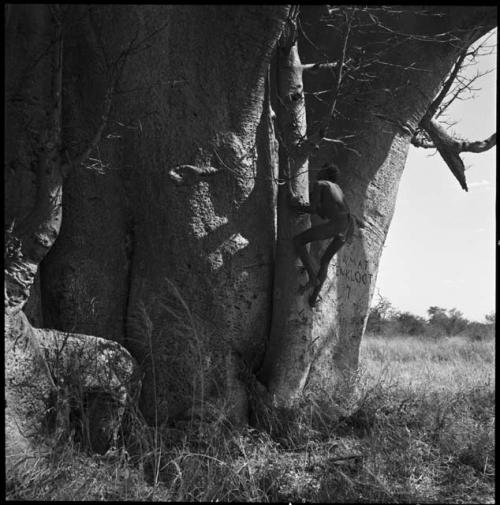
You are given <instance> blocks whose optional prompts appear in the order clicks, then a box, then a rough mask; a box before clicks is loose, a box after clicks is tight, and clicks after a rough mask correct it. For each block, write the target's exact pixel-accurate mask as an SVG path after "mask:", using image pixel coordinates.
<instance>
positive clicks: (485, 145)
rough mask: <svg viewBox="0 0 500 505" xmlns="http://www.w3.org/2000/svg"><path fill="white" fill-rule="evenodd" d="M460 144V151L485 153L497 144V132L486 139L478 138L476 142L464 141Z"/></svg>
mask: <svg viewBox="0 0 500 505" xmlns="http://www.w3.org/2000/svg"><path fill="white" fill-rule="evenodd" d="M460 144H461V145H460V152H462V153H464V152H469V153H484V152H485V151H488V150H489V149H491V148H492V147H493V146H496V145H497V134H496V133H494V134H493V135H491V136H490V137H488V138H487V139H485V140H476V141H474V142H470V141H462V142H460Z"/></svg>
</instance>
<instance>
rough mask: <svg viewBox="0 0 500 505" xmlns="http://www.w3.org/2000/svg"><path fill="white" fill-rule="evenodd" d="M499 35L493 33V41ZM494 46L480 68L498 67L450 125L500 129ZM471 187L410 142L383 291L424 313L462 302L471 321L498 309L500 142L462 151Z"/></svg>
mask: <svg viewBox="0 0 500 505" xmlns="http://www.w3.org/2000/svg"><path fill="white" fill-rule="evenodd" d="M496 42H497V35H496V32H495V35H494V37H492V38H490V39H489V42H488V44H489V45H491V44H495V45H496ZM496 62H497V54H496V49H495V51H494V54H492V55H487V56H483V57H481V58H479V59H478V64H477V67H476V68H474V69H470V72H471V73H475V72H476V71H478V70H479V71H480V72H483V71H485V70H490V69H494V70H493V72H491V73H490V74H488V75H485V76H483V77H481V78H480V79H479V80H477V81H476V82H475V83H474V87H475V88H480V89H478V90H477V91H475V92H474V98H473V99H471V100H465V101H463V100H462V101H460V100H456V101H455V102H454V103H453V104H452V105H451V106H450V107H449V109H448V112H447V119H449V120H451V121H453V122H455V121H456V122H457V123H456V124H455V125H454V126H453V127H452V131H455V132H456V133H457V134H458V136H460V137H461V138H466V139H468V140H484V139H486V138H487V137H489V136H490V135H491V134H492V133H494V132H495V131H496V87H497V85H496V79H497V73H496V65H497V63H496ZM461 157H462V159H463V160H464V163H465V167H466V177H467V183H468V186H469V191H468V192H465V191H464V190H462V189H461V187H460V186H459V184H458V181H457V180H456V179H455V178H454V177H453V175H452V173H451V171H450V170H449V168H448V167H447V165H446V164H445V162H444V161H443V160H442V158H441V156H440V155H439V154H436V151H435V150H434V149H417V148H415V147H413V146H412V147H411V148H410V152H409V154H408V159H407V162H406V166H405V170H404V172H403V176H402V179H401V182H400V185H399V192H398V197H397V201H396V209H395V213H394V217H393V220H392V223H391V226H390V228H389V233H388V235H387V239H386V242H385V247H384V250H383V253H382V258H381V261H380V267H379V272H378V277H377V284H376V290H375V296H374V298H373V302H372V303H373V304H374V303H376V302H377V300H378V296H377V294H380V295H382V296H383V297H385V298H387V299H389V300H390V301H391V303H392V304H393V306H394V307H395V308H396V309H398V310H403V311H409V312H412V313H413V314H416V315H420V316H424V317H425V316H426V315H427V309H428V308H429V307H430V306H433V305H437V306H439V307H443V308H445V309H451V308H457V309H458V310H460V311H461V312H462V313H463V314H464V316H465V317H466V318H468V319H470V320H473V321H484V316H485V314H489V313H491V312H494V310H495V247H496V238H495V226H496V218H495V205H496V147H494V148H492V149H490V150H489V151H487V152H485V153H480V154H474V153H463V154H462V155H461Z"/></svg>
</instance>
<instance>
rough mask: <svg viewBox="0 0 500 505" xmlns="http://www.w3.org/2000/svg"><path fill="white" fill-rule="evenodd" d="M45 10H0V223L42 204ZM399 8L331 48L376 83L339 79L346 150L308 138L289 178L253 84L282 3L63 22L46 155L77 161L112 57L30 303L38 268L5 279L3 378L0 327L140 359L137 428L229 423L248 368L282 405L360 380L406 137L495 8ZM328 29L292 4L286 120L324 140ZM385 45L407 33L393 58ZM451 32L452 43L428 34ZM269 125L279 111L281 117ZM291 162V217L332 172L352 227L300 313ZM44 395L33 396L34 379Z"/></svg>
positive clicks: (79, 13) (123, 9) (268, 83)
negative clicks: (2, 92)
mask: <svg viewBox="0 0 500 505" xmlns="http://www.w3.org/2000/svg"><path fill="white" fill-rule="evenodd" d="M44 9H45V6H41V5H40V6H11V7H10V8H9V13H8V19H7V27H6V34H7V38H6V41H7V43H6V68H7V77H6V125H8V128H6V143H5V145H6V159H5V167H6V174H5V181H6V224H7V225H10V224H11V223H12V222H13V221H14V222H15V223H18V222H21V221H23V219H24V218H25V217H26V216H28V215H30V212H31V211H32V209H33V208H35V206H36V199H37V195H39V194H40V193H39V192H38V193H37V186H36V183H37V182H38V183H39V181H40V177H39V176H38V175H37V174H36V171H35V172H34V171H33V167H36V166H39V160H38V158H37V156H38V150H37V147H36V145H35V144H36V143H35V142H34V139H35V137H36V135H40V134H41V132H43V131H44V130H46V129H47V126H46V120H45V116H44V113H45V112H44V111H46V110H47V107H49V108H50V105H47V100H48V99H47V97H51V96H52V95H51V89H50V82H51V81H50V75H51V73H52V67H51V66H50V62H49V59H48V58H49V57H48V56H47V55H49V54H50V47H51V46H50V43H49V41H48V40H47V37H46V22H47V21H46V16H47V12H46V10H44ZM404 10H405V13H404V15H399V16H394V15H390V14H388V13H383V12H382V13H380V12H379V11H376V14H377V16H379V17H380V20H381V23H382V24H375V25H374V26H373V27H372V29H371V32H369V33H365V32H363V31H356V29H355V28H354V27H353V28H352V30H351V33H350V35H349V37H350V38H349V43H348V45H347V50H348V51H353V49H352V48H354V47H362V48H364V52H363V56H362V58H365V59H370V60H371V61H372V63H371V67H370V69H369V73H370V74H372V75H373V76H374V77H372V78H370V81H369V82H365V81H363V80H359V81H356V80H354V81H353V80H349V81H348V82H349V86H348V87H342V89H341V93H339V94H338V96H337V101H336V104H337V105H336V113H335V115H334V117H333V118H331V119H330V120H329V122H328V129H327V130H328V137H330V138H332V139H340V138H342V137H343V136H349V137H348V139H349V140H348V141H347V140H346V145H342V144H339V143H338V142H328V141H325V140H323V141H321V142H319V144H318V145H319V149H318V150H317V151H314V152H312V154H311V153H308V154H307V156H306V157H305V158H304V159H302V158H300V159H298V157H295V158H294V157H293V156H292V157H290V158H289V160H288V164H287V163H286V160H285V159H284V155H283V152H286V149H285V147H286V145H285V144H286V142H288V141H289V139H288V140H286V139H280V138H279V135H278V139H279V141H280V143H281V145H280V154H279V158H280V166H279V172H278V150H277V148H276V143H277V142H276V138H275V137H276V128H277V125H276V124H273V123H275V122H274V121H273V119H272V109H271V100H273V101H274V102H276V100H277V98H276V96H274V98H272V95H273V94H274V92H273V91H272V89H275V86H276V82H278V81H279V80H278V77H279V76H274V73H275V70H276V69H273V71H272V72H271V74H272V77H271V78H270V77H269V74H270V72H269V68H270V65H271V63H272V61H273V57H274V56H275V54H276V48H277V45H278V40H279V38H280V36H281V34H282V32H283V29H284V27H286V26H287V18H288V15H289V12H290V8H289V6H182V5H163V6H162V5H149V6H148V5H144V6H136V5H102V6H101V5H99V6H97V5H92V6H85V5H77V6H74V7H72V8H71V9H68V10H67V11H66V16H65V19H64V23H63V38H64V46H63V61H64V68H63V73H62V87H63V100H62V131H61V139H62V152H58V155H60V156H61V157H62V158H63V159H66V158H69V159H75V157H76V158H78V154H79V153H82V152H85V150H86V148H87V147H88V146H89V145H92V138H93V137H94V134H95V132H96V131H99V128H100V125H102V119H101V118H102V116H103V114H104V111H105V109H106V103H107V97H108V95H109V88H110V83H111V81H112V79H113V78H114V77H113V73H112V72H111V70H110V69H112V68H114V66H116V62H117V61H118V62H123V73H122V75H121V79H120V81H119V83H118V85H117V86H116V89H114V93H113V99H112V106H111V110H110V112H109V118H108V119H107V121H106V127H105V129H104V131H103V132H102V137H101V140H100V142H99V143H98V145H96V146H95V148H93V149H92V150H91V151H92V152H91V153H90V155H89V156H88V157H87V158H86V159H85V160H83V161H82V163H78V164H77V165H74V166H72V167H71V170H69V173H68V176H67V179H65V180H64V183H63V193H62V224H61V228H60V232H59V236H58V238H57V240H56V241H55V244H54V245H53V247H51V249H50V252H48V254H47V256H46V257H45V258H44V259H43V261H42V263H41V265H40V285H39V289H38V288H35V287H34V286H33V283H34V281H35V275H36V273H37V268H38V263H39V261H35V262H34V263H32V264H31V263H29V262H26V260H27V259H29V258H27V257H26V256H25V257H24V263H22V269H24V270H23V271H25V273H24V274H23V275H22V276H21V277H22V278H21V279H20V283H17V284H16V282H15V279H14V281H12V283H11V284H10V285H8V286H7V288H8V289H7V290H8V291H9V294H8V296H7V298H8V299H9V300H13V299H14V298H15V297H16V296H20V298H19V299H18V300H17V301H16V302H15V303H13V304H11V305H12V307H14V306H15V307H14V308H13V309H12V307H11V309H12V310H14V309H15V310H14V311H15V314H14V313H12V314H11V313H9V317H10V318H11V319H10V321H11V323H9V324H10V326H9V327H8V332H10V335H11V337H10V338H11V340H10V341H11V342H12V345H11V344H9V346H6V353H7V354H6V360H7V363H9V365H8V367H7V371H6V374H7V375H8V374H9V373H10V372H9V370H13V369H14V367H15V365H14V364H13V361H12V360H14V361H15V360H16V359H17V358H15V356H16V354H15V352H17V351H15V350H13V349H14V347H13V346H14V343H15V342H16V338H17V337H15V336H13V335H14V333H16V332H15V331H13V330H12V328H14V327H16V328H24V329H23V330H22V331H21V330H19V331H21V334H23V335H24V337H23V338H25V339H26V338H28V337H27V335H28V333H29V334H35V335H38V337H37V341H38V342H39V343H41V345H42V347H43V342H45V341H46V338H45V337H46V336H47V335H49V334H50V335H56V337H55V340H54V341H62V340H61V339H64V335H65V332H70V333H71V335H72V336H71V339H70V340H71V341H72V342H75V346H77V347H78V345H77V344H76V342H81V338H80V337H79V336H78V335H77V334H84V335H93V336H94V337H88V338H86V339H85V341H86V342H89V343H90V344H92V343H98V344H99V345H97V347H99V346H100V345H101V344H102V345H104V343H103V342H104V339H106V340H111V341H114V343H116V347H113V353H116V354H117V355H118V356H121V358H120V360H121V361H120V363H122V365H120V367H119V369H120V370H122V369H123V371H124V376H125V377H127V380H128V381H129V380H132V379H131V377H132V376H133V375H134V374H135V373H136V372H135V365H134V362H133V360H132V358H131V357H130V355H131V356H133V358H134V359H135V360H136V362H137V363H138V367H139V370H140V376H141V378H142V392H141V395H140V408H141V410H142V412H143V413H144V415H145V417H146V419H147V420H148V421H149V422H151V423H161V422H163V421H165V420H167V419H182V418H183V417H189V416H191V415H192V414H193V413H194V412H199V411H200V409H201V412H202V415H205V414H203V406H204V405H205V404H206V403H207V402H212V403H214V404H215V405H216V406H218V407H220V408H224V409H226V410H227V412H228V415H229V417H230V418H231V419H232V420H233V421H234V422H236V423H238V422H245V420H246V419H247V417H248V399H247V392H248V391H249V390H250V389H251V384H250V383H252V381H255V374H256V373H257V372H258V371H259V370H260V374H259V378H260V379H261V380H262V382H263V383H264V385H265V387H266V388H267V389H265V388H264V389H262V387H261V386H258V387H259V388H260V389H259V390H260V391H264V390H266V391H267V392H269V393H270V394H271V395H274V396H275V397H282V398H284V402H285V403H290V402H289V401H288V400H291V399H296V398H299V397H301V395H302V394H303V393H307V392H320V393H321V394H322V395H324V396H325V398H327V399H331V398H332V397H333V396H334V395H335V393H336V391H338V390H339V388H341V387H342V384H344V383H345V382H346V380H347V378H348V376H349V375H350V374H351V373H352V372H353V371H354V370H355V369H356V366H357V362H358V351H359V345H360V342H361V337H362V335H363V331H364V327H365V324H366V317H367V313H368V307H369V304H370V300H371V297H372V295H373V291H374V287H375V280H376V276H377V270H378V264H379V260H380V255H381V252H382V248H383V245H384V241H385V238H386V235H387V231H388V228H389V225H390V222H391V219H392V215H393V212H394V203H395V198H396V193H397V189H398V184H399V179H400V177H401V174H402V171H403V168H404V163H405V160H406V154H407V151H408V147H409V144H410V140H411V138H412V135H413V132H414V130H415V129H416V127H417V125H418V124H419V121H420V120H421V118H422V117H423V116H424V114H425V113H426V110H427V108H428V107H429V105H430V104H431V103H432V100H433V98H434V96H435V95H436V94H437V92H438V91H439V89H440V86H442V83H443V80H444V79H445V77H446V75H447V73H448V72H449V71H450V69H451V68H452V66H453V63H454V62H455V61H456V59H457V56H458V54H459V53H460V51H461V50H462V49H463V47H464V45H468V44H470V43H472V42H473V41H474V40H475V39H477V38H478V37H479V36H481V35H482V34H484V33H486V32H487V31H488V30H489V29H490V28H491V27H492V26H493V23H494V22H495V16H494V15H493V14H494V12H496V10H495V9H494V8H482V7H477V8H476V7H474V8H472V7H436V8H427V9H426V10H425V12H424V10H423V9H420V8H417V7H408V8H406V7H405V8H404ZM325 13H326V14H328V13H327V11H326V6H320V7H317V6H316V7H315V6H310V7H304V8H302V14H301V27H302V30H301V31H299V38H298V41H297V44H298V52H297V45H296V46H295V50H294V52H293V53H290V54H291V56H292V57H293V58H295V59H296V63H297V64H299V63H300V59H301V60H302V63H304V64H306V66H307V65H308V64H316V63H324V65H320V66H314V68H315V69H316V70H315V71H314V72H313V71H311V72H304V75H303V90H296V91H298V92H299V94H301V93H303V92H305V93H303V94H302V95H301V97H300V100H297V105H300V107H302V110H303V111H304V112H305V113H306V114H307V121H306V118H305V117H304V118H303V123H302V124H301V125H299V130H300V128H303V130H300V131H301V134H302V135H304V134H305V133H306V125H307V131H308V132H312V133H314V132H315V131H316V130H317V127H318V124H324V118H325V114H327V113H328V110H329V104H330V103H331V98H332V92H331V90H332V89H333V88H334V87H335V71H336V65H334V64H333V63H330V62H332V61H333V60H336V61H339V60H340V59H341V52H342V47H343V43H344V39H343V36H342V33H340V34H339V32H338V31H335V30H333V31H332V30H331V29H329V28H328V27H327V26H326V25H325V24H322V23H320V19H321V18H322V17H324V16H325ZM436 13H437V14H444V15H443V16H441V15H439V16H437V15H435V14H436ZM367 15H368V14H367ZM391 30H392V31H397V32H401V33H406V34H412V36H408V37H403V38H400V39H398V43H397V44H395V43H392V42H391V39H390V37H389V36H388V33H391ZM449 31H452V32H453V37H452V38H451V39H450V40H445V41H443V40H440V41H436V40H429V38H430V39H432V36H434V35H437V34H442V33H446V32H449ZM304 34H305V35H304ZM311 42H313V43H311ZM377 44H379V45H378V46H377ZM384 44H385V45H384ZM381 49H383V51H384V52H383V57H380V58H379V57H378V56H377V55H378V51H380V50H381ZM325 53H328V55H329V60H330V62H329V61H325V56H324V54H325ZM290 54H289V55H288V56H290ZM299 54H300V59H299ZM348 55H349V56H350V57H353V54H351V53H349V54H348ZM282 56H283V55H282ZM293 58H292V59H293ZM360 58H361V56H360ZM273 65H274V64H273ZM309 68H311V69H312V68H313V67H309ZM276 71H278V72H279V71H280V67H279V65H278V68H277V70H276ZM337 71H338V68H337ZM291 74H293V72H292V73H291ZM281 77H282V78H283V74H281ZM300 77H302V76H300ZM292 78H293V79H296V78H298V76H297V75H295V76H293V75H292ZM285 88H286V83H283V82H282V85H281V89H280V90H278V95H280V94H281V97H280V98H283V97H286V95H287V93H288V94H290V92H287V91H286V89H285ZM321 90H327V91H328V90H330V94H328V93H327V97H328V98H327V99H326V101H325V102H322V101H320V100H317V99H316V98H314V97H313V96H312V95H309V94H310V93H313V92H316V91H321ZM318 96H322V95H318ZM296 97H297V96H296ZM274 109H276V110H277V112H279V110H278V109H279V106H278V104H277V103H274ZM281 119H283V114H282V115H281ZM281 131H286V128H285V129H283V125H281ZM296 131H297V130H296ZM312 133H311V134H310V135H311V137H312V136H313V135H312ZM315 138H316V137H315ZM318 138H319V137H318ZM284 143H285V144H284ZM346 147H347V148H346ZM287 155H288V154H287ZM299 161H300V167H302V168H304V169H307V168H308V169H309V181H308V176H307V173H303V174H302V175H301V176H300V177H299V178H298V179H297V178H294V179H293V181H292V183H291V184H292V185H293V186H294V187H293V190H294V191H295V192H297V193H298V194H299V196H300V197H301V198H303V199H304V200H305V201H307V199H308V194H307V193H308V183H310V182H314V180H315V173H316V171H317V170H318V169H319V168H321V167H322V166H323V165H324V164H325V163H329V162H331V161H334V162H335V163H336V164H337V165H338V166H339V167H340V169H341V171H342V172H341V180H340V186H341V187H342V188H343V189H344V192H345V195H346V197H347V199H348V202H349V205H350V207H351V210H352V211H353V212H354V213H355V214H357V215H358V216H360V217H363V218H364V220H365V221H366V223H367V226H366V228H365V229H364V230H363V231H362V233H358V234H357V235H356V236H355V238H354V240H353V242H352V245H350V246H345V247H344V248H343V249H341V251H340V252H339V254H338V255H336V256H335V257H334V260H333V261H332V263H331V265H330V270H329V275H328V279H327V281H326V283H325V285H324V287H323V290H322V293H321V296H322V299H321V301H320V302H319V303H318V304H317V306H316V307H315V308H314V309H311V307H310V306H309V305H308V303H307V299H308V296H309V294H310V293H304V294H300V293H299V290H298V287H299V285H300V284H303V283H305V279H306V277H305V275H304V276H302V274H301V273H300V271H299V270H298V267H300V262H299V261H298V259H297V257H296V254H295V253H294V251H293V247H292V243H291V239H292V237H293V235H294V234H295V233H297V232H299V231H301V230H303V229H305V228H307V226H308V225H309V223H308V220H309V218H304V217H298V216H297V214H296V213H294V212H292V211H290V210H289V209H288V208H287V198H286V192H285V191H281V188H282V186H279V184H278V183H277V182H278V181H279V180H280V178H281V177H282V176H283V170H284V169H283V167H284V166H285V167H286V168H288V169H290V166H289V164H290V162H291V163H292V165H293V164H294V163H296V164H297V163H298V162H299ZM298 166H299V165H297V166H296V167H295V168H293V167H292V168H293V170H296V169H297V167H298ZM296 171H297V170H296ZM299 172H300V170H299ZM278 186H279V187H280V190H279V191H278ZM312 221H313V223H315V222H317V218H316V217H313V218H312ZM15 229H16V228H15V226H14V230H15ZM57 231H59V230H57ZM56 235H57V233H56ZM50 245H52V244H50ZM325 246H326V244H322V243H315V244H313V245H312V246H311V251H312V254H313V255H314V256H315V257H316V258H318V257H319V255H320V254H321V252H322V250H323V249H324V247H325ZM45 252H46V251H45ZM6 268H7V267H6ZM26 268H27V269H28V270H29V272H27V271H26ZM6 273H7V271H6ZM11 277H12V276H11ZM14 277H15V276H14ZM28 277H29V279H28V280H27V278H28ZM23 283H24V284H23ZM23 286H24V287H23ZM35 286H36V284H35ZM23 289H24V291H23ZM19 290H21V295H19V293H18V291H19ZM37 292H39V293H40V294H39V297H36V295H35V293H37ZM16 293H17V294H16ZM30 294H31V299H30V301H29V303H28V304H27V305H26V306H25V304H26V298H27V295H30ZM11 309H9V310H11ZM22 309H25V311H26V314H27V316H28V317H29V319H30V321H31V324H36V325H37V326H43V327H45V328H53V330H38V329H35V328H33V327H32V326H31V324H30V323H29V322H28V320H27V319H26V318H25V317H24V314H23V313H22V312H20V311H21V310H22ZM6 311H7V308H6ZM20 321H23V323H22V324H21V322H20ZM9 328H10V329H9ZM23 332H24V333H23ZM51 332H52V333H51ZM18 333H19V332H18ZM16 335H17V333H16ZM18 336H19V335H18ZM10 341H9V342H10ZM118 344H119V345H118ZM86 345H87V344H86ZM109 345H111V344H109ZM56 347H57V346H56ZM84 347H85V346H84ZM7 348H8V349H9V350H7ZM124 348H125V349H126V350H125V349H124ZM47 353H48V354H47ZM47 353H46V354H47V355H50V352H48V351H47ZM129 353H130V354H129ZM84 354H85V353H84ZM87 356H89V355H88V354H87ZM22 359H26V360H27V361H26V366H27V367H28V368H29V367H35V365H36V363H38V361H35V357H34V356H32V354H27V355H26V356H25V357H24V358H22ZM49 361H50V360H49ZM11 365H12V366H11ZM36 366H38V365H36ZM103 366H105V367H106V366H108V365H103ZM27 370H28V369H27ZM37 370H38V369H37ZM40 373H41V372H35V371H34V370H33V371H29V372H28V371H27V372H26V374H25V375H26V377H29V376H30V374H31V376H35V377H38V376H39V375H40ZM82 373H83V372H82ZM37 374H38V375H37ZM84 375H85V374H84ZM9 380H10V379H9ZM12 380H14V379H12ZM124 380H125V379H124ZM11 382H12V381H11ZM44 387H45V386H44ZM46 387H47V391H48V392H47V393H46V394H45V393H44V395H45V396H43V395H42V396H43V397H44V398H48V396H50V394H49V390H50V387H51V385H50V383H47V385H46ZM9 394H11V393H9ZM12 394H13V393H12ZM16 394H17V393H16ZM47 395H48V396H47ZM7 397H8V398H9V396H8V395H7ZM7 402H8V404H9V399H8V400H7ZM37 408H38V407H37ZM19 415H22V414H19ZM37 422H38V421H37ZM41 422H42V421H41V420H40V423H41ZM40 423H39V424H40ZM35 431H36V430H35ZM17 440H19V444H20V445H22V443H24V442H22V439H21V438H19V437H18V438H17Z"/></svg>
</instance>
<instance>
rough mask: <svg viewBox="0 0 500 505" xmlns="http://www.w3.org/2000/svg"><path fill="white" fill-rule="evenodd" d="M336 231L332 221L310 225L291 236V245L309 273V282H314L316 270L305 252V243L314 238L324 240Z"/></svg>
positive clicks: (332, 235)
mask: <svg viewBox="0 0 500 505" xmlns="http://www.w3.org/2000/svg"><path fill="white" fill-rule="evenodd" d="M337 233H338V230H337V227H336V226H335V224H334V223H333V222H331V221H330V222H328V223H324V224H320V225H317V226H312V227H311V228H309V229H308V230H306V231H304V232H302V233H299V234H298V235H296V236H295V237H293V245H294V247H295V250H296V252H297V254H298V256H299V258H300V260H301V261H302V264H303V265H304V267H305V269H306V270H307V273H308V275H309V282H310V283H313V284H314V283H315V281H316V272H315V271H314V267H313V263H312V260H311V256H310V255H309V253H308V252H307V248H306V244H308V243H309V242H313V241H315V240H325V239H328V238H332V237H334V236H335V235H336V234H337Z"/></svg>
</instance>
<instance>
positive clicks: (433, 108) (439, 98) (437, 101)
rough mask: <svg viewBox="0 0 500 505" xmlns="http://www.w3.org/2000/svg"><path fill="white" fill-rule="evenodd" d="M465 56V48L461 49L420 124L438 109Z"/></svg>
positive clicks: (430, 117) (431, 116)
mask: <svg viewBox="0 0 500 505" xmlns="http://www.w3.org/2000/svg"><path fill="white" fill-rule="evenodd" d="M466 56H467V50H464V51H462V53H461V54H460V56H459V57H458V60H457V62H456V63H455V66H454V67H453V70H452V71H451V73H450V75H449V77H448V79H446V81H445V83H444V85H443V88H442V89H441V91H440V92H439V94H438V96H437V97H436V98H435V99H434V101H433V102H432V103H431V105H430V107H429V109H428V110H427V112H426V113H425V115H424V117H423V118H422V120H421V124H422V125H423V124H424V123H425V122H427V121H430V120H431V119H432V118H433V117H434V116H435V114H436V112H437V111H438V109H439V106H440V105H441V102H442V101H443V100H444V99H445V97H446V95H447V94H448V92H449V91H450V88H451V86H452V84H453V82H454V81H455V79H456V77H457V75H458V72H460V69H461V68H462V63H463V61H464V59H465V57H466Z"/></svg>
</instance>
